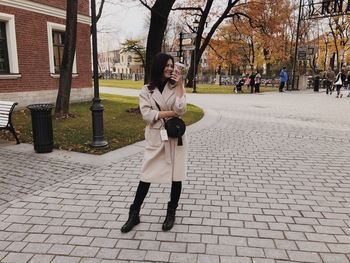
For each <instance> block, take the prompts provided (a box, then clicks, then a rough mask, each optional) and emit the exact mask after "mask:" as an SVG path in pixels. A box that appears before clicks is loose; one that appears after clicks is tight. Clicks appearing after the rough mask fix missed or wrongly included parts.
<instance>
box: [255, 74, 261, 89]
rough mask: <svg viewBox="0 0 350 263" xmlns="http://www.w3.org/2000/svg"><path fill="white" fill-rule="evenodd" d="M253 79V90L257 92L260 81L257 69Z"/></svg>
mask: <svg viewBox="0 0 350 263" xmlns="http://www.w3.org/2000/svg"><path fill="white" fill-rule="evenodd" d="M254 81H255V92H257V93H259V92H260V83H261V74H260V72H259V70H257V71H256V75H255V79H254Z"/></svg>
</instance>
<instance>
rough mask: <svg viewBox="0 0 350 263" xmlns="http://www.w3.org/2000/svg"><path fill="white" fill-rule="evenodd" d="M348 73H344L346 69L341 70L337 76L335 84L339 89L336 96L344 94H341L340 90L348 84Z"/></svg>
mask: <svg viewBox="0 0 350 263" xmlns="http://www.w3.org/2000/svg"><path fill="white" fill-rule="evenodd" d="M345 82H346V75H345V73H344V70H343V69H342V70H340V71H339V73H338V74H337V76H336V77H335V82H334V86H335V88H336V91H337V96H336V98H339V97H340V98H341V97H342V96H343V94H340V90H341V87H342V86H343V85H344V86H345V85H346V83H345Z"/></svg>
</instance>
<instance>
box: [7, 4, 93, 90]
mask: <svg viewBox="0 0 350 263" xmlns="http://www.w3.org/2000/svg"><path fill="white" fill-rule="evenodd" d="M51 2H57V1H51ZM0 12H3V13H8V14H13V15H15V26H16V38H17V52H18V66H19V72H20V73H21V74H22V77H21V78H19V79H10V80H3V79H0V93H6V92H21V91H38V90H50V89H57V88H58V82H59V79H57V78H52V77H51V75H50V64H49V51H48V36H47V33H48V32H47V21H49V22H53V23H58V24H63V25H64V24H65V20H64V19H60V18H56V17H51V16H46V15H43V14H39V13H33V12H29V11H26V10H22V9H17V8H11V7H6V6H1V5H0ZM76 62H77V72H78V75H79V76H78V77H76V78H73V82H72V87H73V88H81V87H91V86H92V84H91V75H92V74H91V52H90V26H89V25H87V24H81V23H78V30H77V51H76Z"/></svg>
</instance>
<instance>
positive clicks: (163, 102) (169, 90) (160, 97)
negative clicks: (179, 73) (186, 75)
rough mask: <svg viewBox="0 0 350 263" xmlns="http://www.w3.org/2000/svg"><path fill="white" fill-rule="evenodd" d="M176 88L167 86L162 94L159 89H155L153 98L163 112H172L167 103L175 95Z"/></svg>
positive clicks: (152, 94)
mask: <svg viewBox="0 0 350 263" xmlns="http://www.w3.org/2000/svg"><path fill="white" fill-rule="evenodd" d="M173 89H174V87H172V86H171V85H170V84H169V83H167V84H165V86H164V90H163V93H160V91H159V89H158V88H156V89H154V91H153V93H151V97H152V98H153V99H154V100H155V101H156V102H157V103H158V104H159V106H160V107H161V109H162V110H170V107H169V106H168V105H167V101H168V100H169V98H170V97H171V96H172V95H173V94H174V91H173Z"/></svg>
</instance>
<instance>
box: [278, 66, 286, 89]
mask: <svg viewBox="0 0 350 263" xmlns="http://www.w3.org/2000/svg"><path fill="white" fill-rule="evenodd" d="M279 76H280V86H279V92H284V91H283V88H284V86H285V85H286V82H287V80H288V74H287V68H286V67H283V68H282V69H281V71H280V74H279Z"/></svg>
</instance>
